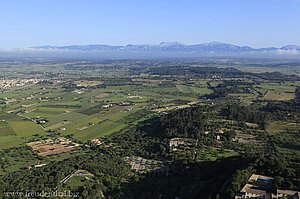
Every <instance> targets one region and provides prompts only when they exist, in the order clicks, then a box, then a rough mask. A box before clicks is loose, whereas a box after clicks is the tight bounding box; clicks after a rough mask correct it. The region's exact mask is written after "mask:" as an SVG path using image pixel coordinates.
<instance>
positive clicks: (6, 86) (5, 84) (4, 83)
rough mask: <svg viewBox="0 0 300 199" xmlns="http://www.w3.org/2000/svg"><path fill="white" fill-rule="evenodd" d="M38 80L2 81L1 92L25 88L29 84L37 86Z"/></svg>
mask: <svg viewBox="0 0 300 199" xmlns="http://www.w3.org/2000/svg"><path fill="white" fill-rule="evenodd" d="M38 82H39V80H37V79H0V90H8V89H10V88H13V87H20V86H25V85H27V84H36V83H38Z"/></svg>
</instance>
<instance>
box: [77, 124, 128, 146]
mask: <svg viewBox="0 0 300 199" xmlns="http://www.w3.org/2000/svg"><path fill="white" fill-rule="evenodd" d="M126 126H127V125H126V124H124V123H121V122H114V121H111V120H105V121H103V122H101V123H99V124H96V125H94V126H92V127H90V128H88V129H85V130H82V131H77V132H76V133H75V134H74V137H75V138H76V139H78V140H81V141H87V140H90V139H93V138H99V137H101V136H104V135H109V134H112V133H114V132H117V131H120V130H121V129H123V128H125V127H126Z"/></svg>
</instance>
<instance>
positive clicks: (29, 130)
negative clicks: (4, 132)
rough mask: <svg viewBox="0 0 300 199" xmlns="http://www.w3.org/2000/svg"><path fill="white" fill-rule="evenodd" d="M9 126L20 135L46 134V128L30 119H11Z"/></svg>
mask: <svg viewBox="0 0 300 199" xmlns="http://www.w3.org/2000/svg"><path fill="white" fill-rule="evenodd" d="M8 123H9V126H10V127H11V128H12V130H13V131H14V132H15V133H16V134H17V135H18V136H20V137H30V136H32V135H34V134H39V135H45V134H46V132H45V130H44V129H43V128H42V127H40V126H39V125H37V124H35V123H34V122H32V121H29V120H21V119H20V120H10V121H9V122H8Z"/></svg>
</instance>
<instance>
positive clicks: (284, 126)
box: [266, 121, 300, 134]
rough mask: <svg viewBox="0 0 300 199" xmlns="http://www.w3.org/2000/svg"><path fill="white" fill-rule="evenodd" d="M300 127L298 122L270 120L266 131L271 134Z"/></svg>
mask: <svg viewBox="0 0 300 199" xmlns="http://www.w3.org/2000/svg"><path fill="white" fill-rule="evenodd" d="M299 128H300V125H299V124H297V123H288V122H280V121H276V122H270V123H268V125H267V128H266V131H267V132H268V133H269V134H278V133H282V132H286V131H290V130H291V131H294V130H297V129H299Z"/></svg>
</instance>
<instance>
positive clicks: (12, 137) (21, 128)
mask: <svg viewBox="0 0 300 199" xmlns="http://www.w3.org/2000/svg"><path fill="white" fill-rule="evenodd" d="M5 116H7V117H5ZM0 117H2V118H6V119H1V120H0V149H5V148H10V147H14V146H21V145H24V143H26V142H27V141H28V140H30V139H31V138H32V137H33V136H34V135H38V136H45V135H46V132H45V130H44V129H43V128H42V127H41V126H39V125H37V124H36V123H34V122H32V121H31V120H29V119H27V118H24V117H20V116H14V115H13V114H7V113H1V114H0Z"/></svg>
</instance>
